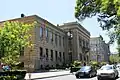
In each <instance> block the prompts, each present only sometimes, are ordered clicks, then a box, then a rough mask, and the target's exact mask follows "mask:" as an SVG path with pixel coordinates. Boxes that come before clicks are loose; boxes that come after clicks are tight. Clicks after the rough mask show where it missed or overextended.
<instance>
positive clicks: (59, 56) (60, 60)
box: [59, 52, 61, 61]
mask: <svg viewBox="0 0 120 80" xmlns="http://www.w3.org/2000/svg"><path fill="white" fill-rule="evenodd" d="M59 58H60V61H61V52H59Z"/></svg>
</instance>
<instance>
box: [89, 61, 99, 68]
mask: <svg viewBox="0 0 120 80" xmlns="http://www.w3.org/2000/svg"><path fill="white" fill-rule="evenodd" d="M89 64H90V65H91V66H92V67H94V68H95V69H97V67H98V66H99V65H100V64H99V63H98V62H97V61H90V62H89Z"/></svg>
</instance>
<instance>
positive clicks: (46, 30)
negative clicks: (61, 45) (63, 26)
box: [45, 28, 49, 42]
mask: <svg viewBox="0 0 120 80" xmlns="http://www.w3.org/2000/svg"><path fill="white" fill-rule="evenodd" d="M45 32H46V41H47V42H48V40H49V39H48V29H47V28H46V29H45Z"/></svg>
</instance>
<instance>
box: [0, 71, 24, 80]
mask: <svg viewBox="0 0 120 80" xmlns="http://www.w3.org/2000/svg"><path fill="white" fill-rule="evenodd" d="M25 74H26V71H25V70H17V71H4V72H0V76H1V77H0V80H21V79H24V77H25Z"/></svg>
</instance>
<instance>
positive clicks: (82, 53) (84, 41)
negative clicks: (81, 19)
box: [59, 22, 90, 62]
mask: <svg viewBox="0 0 120 80" xmlns="http://www.w3.org/2000/svg"><path fill="white" fill-rule="evenodd" d="M59 27H60V28H61V29H62V30H64V31H65V32H66V33H67V32H71V34H73V39H71V43H69V41H67V45H68V50H67V51H69V47H71V54H70V53H69V52H67V53H69V55H72V57H71V58H70V57H69V59H71V60H72V61H74V60H79V61H81V62H86V61H87V62H88V61H89V48H90V47H89V46H90V32H88V31H87V30H86V29H85V28H84V27H83V26H81V25H80V24H79V23H78V22H68V23H64V24H63V25H61V26H59ZM67 40H69V39H67ZM69 44H71V45H69ZM71 60H69V61H71Z"/></svg>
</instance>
